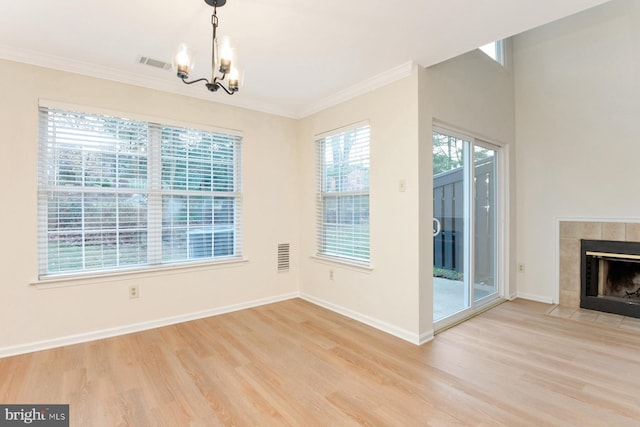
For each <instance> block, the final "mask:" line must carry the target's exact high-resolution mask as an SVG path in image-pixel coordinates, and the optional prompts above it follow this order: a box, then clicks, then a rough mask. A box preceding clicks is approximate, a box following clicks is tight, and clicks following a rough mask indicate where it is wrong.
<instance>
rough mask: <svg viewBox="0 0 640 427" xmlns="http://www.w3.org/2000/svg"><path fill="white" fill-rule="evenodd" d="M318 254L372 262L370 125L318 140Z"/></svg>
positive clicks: (355, 126) (358, 126) (338, 132)
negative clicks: (370, 230) (370, 253)
mask: <svg viewBox="0 0 640 427" xmlns="http://www.w3.org/2000/svg"><path fill="white" fill-rule="evenodd" d="M316 149H317V174H318V175H317V182H318V184H317V187H318V189H317V191H318V199H317V200H318V202H317V203H318V205H317V229H318V254H319V255H322V256H329V257H335V258H341V259H344V260H347V261H355V262H357V263H365V264H368V263H369V124H368V123H364V124H363V123H360V124H357V125H353V126H350V127H348V128H345V129H340V130H338V131H335V132H331V133H327V134H324V135H321V136H319V137H317V139H316Z"/></svg>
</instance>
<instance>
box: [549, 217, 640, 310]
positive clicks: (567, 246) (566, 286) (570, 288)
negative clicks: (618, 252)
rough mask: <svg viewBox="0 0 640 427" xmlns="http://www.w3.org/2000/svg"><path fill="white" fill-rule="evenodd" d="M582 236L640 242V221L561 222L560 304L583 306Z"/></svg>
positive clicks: (593, 238) (583, 237) (584, 237)
mask: <svg viewBox="0 0 640 427" xmlns="http://www.w3.org/2000/svg"><path fill="white" fill-rule="evenodd" d="M580 239H592V240H618V241H623V242H640V223H632V222H604V221H564V220H561V221H560V233H559V240H560V242H559V246H560V250H559V254H560V262H559V280H560V301H559V302H560V305H561V306H567V307H575V308H577V307H579V306H580Z"/></svg>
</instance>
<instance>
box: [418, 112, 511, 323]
mask: <svg viewBox="0 0 640 427" xmlns="http://www.w3.org/2000/svg"><path fill="white" fill-rule="evenodd" d="M433 132H438V133H442V134H445V135H448V136H452V137H455V138H459V139H461V140H464V141H467V142H469V143H470V144H469V149H468V150H465V151H466V153H465V159H464V160H465V164H468V165H472V164H473V154H474V147H475V146H479V147H483V148H486V149H490V150H494V151H495V156H496V175H497V180H496V190H495V191H496V198H497V210H496V215H497V217H496V218H495V222H496V223H495V227H496V241H495V255H496V266H495V269H496V272H495V273H496V292H495V293H494V294H491V295H488V296H486V297H484V298H481V299H479V300H478V301H474V296H473V286H471V282H472V281H473V278H474V275H475V273H474V263H473V262H472V260H474V259H475V257H474V249H475V248H474V246H475V245H474V244H473V237H472V236H474V221H473V218H471V213H472V212H474V195H473V194H472V190H473V186H472V185H471V178H472V177H470V176H469V174H470V172H471V169H469V168H465V171H464V183H463V185H464V186H465V191H464V195H465V201H466V203H465V205H464V214H465V226H466V228H467V229H468V232H467V233H465V237H464V251H465V253H464V256H465V259H464V264H465V267H464V268H465V270H466V271H467V272H468V273H467V275H466V276H468V278H469V279H468V280H466V282H467V283H466V285H467V289H466V290H465V296H466V295H467V294H468V299H469V307H468V308H465V309H463V310H461V311H459V312H457V313H454V314H452V315H450V316H447V317H445V318H443V319H440V320H438V321H435V322H433V328H434V331H435V333H438V332H440V331H442V330H444V329H447V328H449V327H451V326H453V325H455V324H458V323H460V322H462V321H463V320H465V319H467V318H469V317H472V316H474V315H476V314H478V313H480V312H482V311H484V310H486V309H488V308H490V307H492V306H494V305H496V304H498V303H500V302H502V301H504V299H505V297H508V296H509V287H508V284H507V281H508V277H509V257H508V253H509V252H508V248H507V244H508V240H507V239H506V236H507V234H508V233H507V230H508V229H509V228H508V227H509V225H508V224H509V222H508V218H509V216H508V206H509V200H508V195H509V189H508V183H509V180H508V179H506V177H507V176H508V174H509V170H508V164H509V162H508V158H509V147H508V145H507V144H500V143H496V142H495V141H491V140H490V139H489V138H483V137H477V136H474V135H473V134H472V133H469V132H462V131H459V130H456V129H454V128H451V127H450V126H447V125H441V124H437V123H434V124H433V127H432V134H433ZM467 169H468V170H467ZM431 176H433V173H431ZM432 197H433V196H432ZM431 280H433V274H432V279H431ZM432 283H433V282H432ZM432 289H433V286H432ZM433 302H434V304H435V299H434V301H433Z"/></svg>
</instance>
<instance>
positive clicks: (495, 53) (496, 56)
mask: <svg viewBox="0 0 640 427" xmlns="http://www.w3.org/2000/svg"><path fill="white" fill-rule="evenodd" d="M479 49H480V50H481V51H483V52H484V53H486V54H487V55H488V56H489V57H490V58H491V59H493V60H494V61H496V62H497V63H499V64H500V65H503V66H504V40H497V41H495V42H492V43H488V44H486V45H484V46H480V48H479Z"/></svg>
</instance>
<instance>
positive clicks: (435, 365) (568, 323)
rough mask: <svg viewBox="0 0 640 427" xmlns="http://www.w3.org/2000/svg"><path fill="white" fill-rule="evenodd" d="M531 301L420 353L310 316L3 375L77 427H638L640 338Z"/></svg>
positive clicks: (275, 307) (183, 332)
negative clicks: (62, 407) (67, 414)
mask: <svg viewBox="0 0 640 427" xmlns="http://www.w3.org/2000/svg"><path fill="white" fill-rule="evenodd" d="M550 308H551V307H550V306H548V305H543V304H539V303H533V302H527V301H522V300H517V301H513V302H507V303H504V304H502V305H500V306H498V307H496V308H494V309H492V310H490V311H489V312H486V313H484V314H482V315H480V316H478V317H476V318H474V319H471V320H469V321H467V322H466V323H464V324H461V325H459V326H457V327H455V328H452V329H449V330H447V331H445V332H443V333H441V334H439V335H438V336H437V337H436V339H435V340H434V341H433V342H431V343H429V344H426V345H424V346H421V347H417V346H414V345H412V344H408V343H406V342H403V341H401V340H399V339H397V338H394V337H391V336H389V335H386V334H384V333H382V332H379V331H376V330H374V329H372V328H369V327H367V326H364V325H361V324H359V323H357V322H355V321H352V320H350V319H347V318H344V317H342V316H340V315H337V314H335V313H332V312H329V311H326V310H324V309H322V308H319V307H316V306H314V305H312V304H310V303H307V302H305V301H302V300H291V301H286V302H282V303H277V304H272V305H268V306H264V307H260V308H255V309H250V310H245V311H241V312H236V313H231V314H227V315H221V316H217V317H212V318H209V319H204V320H198V321H194V322H189V323H185V324H181V325H176V326H170V327H165V328H161V329H156V330H151V331H146V332H141V333H136V334H131V335H127V336H122V337H117V338H111V339H106V340H101V341H96V342H91V343H87V344H80V345H74V346H69V347H64V348H60V349H54V350H48V351H42V352H37V353H32V354H28V355H22V356H16V357H11V358H5V359H0V403H3V404H9V403H69V404H70V405H71V406H70V408H71V425H72V426H116V425H129V426H153V425H161V426H172V427H173V426H188V425H194V426H215V425H237V426H272V425H274V426H277V425H291V426H314V425H322V426H325V425H332V426H350V425H371V426H383V425H389V426H455V425H476V426H478V425H481V426H499V425H506V426H528V425H531V426H554V425H557V426H604V425H611V426H625V425H634V426H637V425H640V332H637V331H628V330H623V329H620V328H615V327H611V326H609V325H602V324H597V323H593V322H581V321H579V320H573V319H564V318H559V317H554V316H549V315H546V314H545V313H546V312H547V311H549V310H550Z"/></svg>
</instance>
